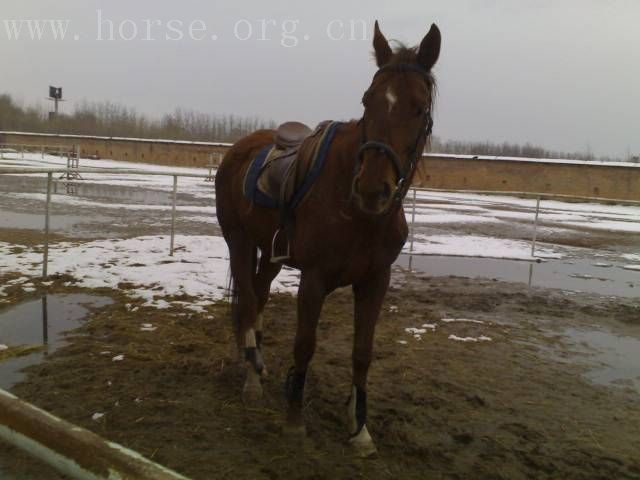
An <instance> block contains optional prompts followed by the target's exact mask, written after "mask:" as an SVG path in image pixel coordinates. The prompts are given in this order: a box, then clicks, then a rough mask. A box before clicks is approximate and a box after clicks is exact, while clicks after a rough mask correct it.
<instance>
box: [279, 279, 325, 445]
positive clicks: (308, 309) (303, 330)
mask: <svg viewBox="0 0 640 480" xmlns="http://www.w3.org/2000/svg"><path fill="white" fill-rule="evenodd" d="M326 295H327V291H326V289H325V285H324V282H323V279H322V275H321V274H320V273H319V272H315V271H313V272H308V271H305V272H303V273H302V276H301V278H300V288H299V289H298V327H297V330H296V339H295V346H294V352H293V353H294V358H295V365H294V366H293V367H292V368H291V369H290V370H289V374H288V376H287V381H286V385H285V392H286V396H287V401H288V410H287V423H286V426H285V431H286V432H288V433H294V434H304V433H305V432H306V428H305V425H304V419H303V416H302V404H303V399H304V385H305V381H306V377H307V369H308V368H309V362H311V358H312V357H313V354H314V352H315V349H316V329H317V327H318V320H319V318H320V312H321V310H322V305H323V303H324V299H325V297H326Z"/></svg>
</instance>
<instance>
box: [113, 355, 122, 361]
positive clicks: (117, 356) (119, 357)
mask: <svg viewBox="0 0 640 480" xmlns="http://www.w3.org/2000/svg"><path fill="white" fill-rule="evenodd" d="M111 360H112V361H113V362H121V361H122V360H124V355H116V356H115V357H113V358H112V359H111Z"/></svg>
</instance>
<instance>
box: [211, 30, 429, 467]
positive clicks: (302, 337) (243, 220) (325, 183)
mask: <svg viewBox="0 0 640 480" xmlns="http://www.w3.org/2000/svg"><path fill="white" fill-rule="evenodd" d="M440 43H441V37H440V31H439V29H438V27H437V26H436V25H432V26H431V29H430V30H429V33H428V34H427V35H426V36H425V37H424V39H423V40H422V42H421V44H420V46H419V47H416V48H406V47H402V46H401V47H399V48H398V49H396V50H395V51H393V50H392V49H391V48H390V46H389V43H388V41H387V39H386V38H385V37H384V35H383V34H382V33H381V31H380V29H379V27H378V23H377V22H376V24H375V31H374V39H373V47H374V50H375V58H376V62H377V65H378V67H379V70H378V71H377V73H376V74H375V76H374V77H373V81H372V83H371V86H370V87H369V89H368V90H367V92H366V93H365V94H364V97H363V99H362V103H363V105H364V114H363V117H362V119H361V120H359V121H351V122H349V123H344V124H341V125H340V126H339V127H338V128H337V130H336V132H335V136H334V137H333V141H332V142H331V144H330V147H329V150H328V153H327V157H326V163H325V164H324V166H323V169H322V170H321V172H320V175H319V176H318V178H317V179H316V181H315V184H314V185H313V187H312V189H311V190H310V191H309V193H308V194H307V195H306V197H305V198H304V200H303V201H302V202H301V203H300V204H299V205H298V206H297V207H296V208H295V210H294V211H293V212H292V216H293V220H294V225H295V226H294V227H293V228H291V229H289V245H290V257H289V259H288V260H286V261H285V262H284V263H285V264H286V265H289V266H291V267H294V268H297V269H299V270H300V271H301V278H300V285H299V289H298V298H297V302H298V312H297V313H298V323H297V331H296V336H295V347H294V360H295V362H294V366H293V367H292V368H291V370H290V372H289V376H288V378H287V382H286V396H287V401H288V412H287V423H286V429H287V430H289V431H293V432H296V431H297V432H304V431H305V427H304V421H303V415H302V405H303V402H302V400H303V392H304V386H305V378H306V374H307V368H308V366H309V362H310V361H311V358H312V357H313V354H314V350H315V346H316V327H317V325H318V319H319V317H320V311H321V309H322V305H323V302H324V299H325V297H326V296H327V295H328V294H329V293H330V292H332V291H333V290H335V289H336V288H339V287H343V286H347V285H351V286H352V288H353V293H354V299H355V310H354V326H355V335H354V341H353V355H352V362H353V364H352V368H353V387H352V390H351V392H350V395H351V396H350V399H349V402H348V415H349V433H350V436H351V437H350V440H349V441H350V443H351V444H352V445H353V446H354V447H355V448H356V451H357V453H358V454H360V455H363V456H366V455H369V454H371V453H373V452H375V446H374V444H373V440H372V439H371V436H370V435H369V432H368V430H367V427H366V419H367V403H366V402H367V397H366V386H367V374H368V370H369V365H370V363H371V358H372V348H373V338H374V330H375V326H376V322H377V320H378V316H379V314H380V310H381V307H382V303H383V300H384V297H385V294H386V291H387V288H388V285H389V278H390V270H391V265H392V264H393V262H394V261H395V259H396V258H397V257H398V255H399V253H400V251H401V250H402V246H403V245H404V243H405V241H406V238H407V234H408V228H407V223H406V220H405V215H404V210H403V207H402V199H403V198H404V196H405V195H406V193H407V190H408V188H409V186H410V185H411V182H412V178H413V175H414V173H415V169H416V164H417V162H418V160H419V158H420V157H421V155H422V153H423V151H424V148H425V146H426V145H427V143H428V140H429V136H430V133H431V126H432V124H433V122H432V120H431V109H432V104H433V99H434V95H435V92H434V89H435V83H434V79H433V76H432V75H431V68H432V67H433V66H434V65H435V63H436V61H437V60H438V56H439V54H440ZM274 134H275V132H274V131H273V130H260V131H257V132H254V133H253V134H251V135H249V136H247V137H245V138H243V139H241V140H239V141H238V142H237V143H236V144H235V145H234V146H233V147H232V148H231V149H230V150H229V152H228V153H227V154H226V156H225V158H224V160H223V161H222V164H221V165H220V168H219V170H218V173H217V176H216V206H217V215H218V220H219V222H220V226H221V228H222V231H223V234H224V238H225V240H226V242H227V244H228V246H229V253H230V263H231V274H232V278H233V292H234V304H233V309H232V310H233V311H232V315H233V318H234V322H235V328H236V339H237V341H238V345H239V347H240V348H241V349H242V350H241V351H243V352H244V353H245V356H244V358H245V361H246V366H247V377H246V382H245V386H244V390H243V396H244V398H245V400H251V399H256V398H259V397H260V396H261V394H262V385H261V377H262V374H263V373H264V369H263V367H264V365H263V361H262V358H263V357H262V354H261V349H262V345H261V344H262V334H263V323H262V318H261V317H262V311H263V309H264V307H265V304H266V303H267V300H268V296H269V290H270V286H271V282H272V281H273V279H274V278H275V277H276V275H277V274H278V272H279V271H280V269H281V267H282V263H272V261H271V256H272V240H273V239H274V235H276V232H277V231H278V230H279V228H280V226H281V215H280V212H278V211H277V210H274V209H269V208H263V207H260V206H258V205H256V204H255V203H254V202H253V201H252V200H251V199H249V198H247V196H246V195H245V194H244V192H243V184H244V183H243V182H244V181H245V175H246V173H247V170H248V169H249V165H250V164H251V162H252V160H253V159H254V158H255V157H256V155H257V154H258V152H260V151H261V150H262V149H264V148H265V146H267V145H270V144H273V143H274ZM258 251H259V252H260V255H259V256H258Z"/></svg>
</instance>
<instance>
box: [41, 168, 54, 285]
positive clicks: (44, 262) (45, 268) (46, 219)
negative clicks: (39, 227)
mask: <svg viewBox="0 0 640 480" xmlns="http://www.w3.org/2000/svg"><path fill="white" fill-rule="evenodd" d="M52 180H53V173H51V172H49V173H48V174H47V203H46V206H45V215H44V258H43V259H42V278H47V275H48V264H49V210H50V207H51V183H52V182H51V181H52Z"/></svg>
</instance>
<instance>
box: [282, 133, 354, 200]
mask: <svg viewBox="0 0 640 480" xmlns="http://www.w3.org/2000/svg"><path fill="white" fill-rule="evenodd" d="M340 125H341V122H331V125H329V127H327V128H328V130H327V133H326V134H325V137H324V139H323V141H322V144H321V145H320V148H319V149H318V157H317V158H316V161H315V162H314V164H313V167H312V168H311V170H310V171H309V173H308V174H307V176H306V178H305V179H304V181H303V182H302V185H300V188H299V189H298V190H296V193H295V194H294V195H293V197H292V198H291V202H289V205H288V206H287V208H288V209H289V210H294V209H295V208H296V207H297V206H298V204H299V203H300V202H301V201H302V199H303V198H304V197H305V195H306V194H307V193H308V192H309V190H311V187H312V186H313V184H314V183H315V181H316V180H317V179H318V177H319V176H320V172H322V167H323V166H324V163H325V161H326V159H327V154H328V153H329V147H330V146H331V142H332V141H333V137H334V136H335V134H336V130H338V127H339V126H340Z"/></svg>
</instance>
